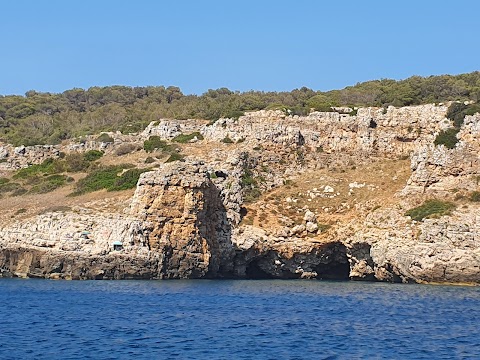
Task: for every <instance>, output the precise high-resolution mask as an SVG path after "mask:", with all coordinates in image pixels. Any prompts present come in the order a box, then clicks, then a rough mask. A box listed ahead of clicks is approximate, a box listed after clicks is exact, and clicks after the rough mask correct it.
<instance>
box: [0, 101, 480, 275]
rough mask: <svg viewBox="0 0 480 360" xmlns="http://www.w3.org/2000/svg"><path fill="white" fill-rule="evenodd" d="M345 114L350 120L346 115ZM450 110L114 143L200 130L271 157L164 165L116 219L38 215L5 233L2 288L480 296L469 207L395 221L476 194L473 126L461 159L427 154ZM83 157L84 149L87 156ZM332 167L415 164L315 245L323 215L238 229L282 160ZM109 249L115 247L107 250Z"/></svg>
mask: <svg viewBox="0 0 480 360" xmlns="http://www.w3.org/2000/svg"><path fill="white" fill-rule="evenodd" d="M347 110H351V109H343V110H342V112H345V111H347ZM446 111H447V107H446V106H443V105H442V106H436V105H422V106H412V107H405V108H400V109H396V108H394V107H389V108H388V109H381V108H380V109H379V108H364V109H358V111H357V114H356V115H354V116H350V115H348V114H344V113H339V112H335V113H312V114H310V115H309V116H305V117H298V116H286V115H285V114H284V113H283V112H281V111H259V112H254V113H248V114H247V115H245V116H242V117H240V118H239V119H238V120H234V119H220V120H218V121H217V122H215V123H214V124H212V125H205V122H196V121H190V122H185V123H181V122H178V121H174V120H162V121H160V122H158V123H152V124H150V125H149V127H148V128H147V129H146V130H145V132H144V133H142V134H139V135H136V136H133V135H132V137H131V139H127V138H126V137H122V136H121V135H118V136H114V137H115V144H117V145H118V144H122V143H123V142H128V141H131V142H138V141H140V140H141V139H146V138H148V137H149V136H152V135H156V136H160V137H161V138H163V139H171V138H173V137H174V136H177V135H179V134H180V133H185V132H191V131H196V130H200V132H201V133H202V134H203V136H204V137H205V141H206V142H215V141H222V140H223V139H225V138H230V139H232V140H233V141H240V143H242V142H244V143H245V144H250V145H251V146H255V148H256V147H257V145H261V146H265V147H271V148H272V149H273V151H272V152H270V153H267V155H252V153H253V154H255V153H254V151H256V150H254V151H251V152H250V154H248V153H247V152H245V151H243V150H242V151H240V150H234V151H231V152H230V153H229V156H228V157H227V160H226V161H224V162H219V161H217V160H211V159H210V160H209V161H204V162H203V161H198V160H195V161H192V160H188V159H187V161H185V162H174V163H167V164H163V165H162V166H161V167H160V168H159V169H156V170H154V171H150V172H147V173H144V174H142V176H141V177H140V180H139V182H138V184H137V189H136V191H135V194H134V196H133V198H132V201H131V204H130V206H129V208H128V209H127V212H126V214H108V213H101V214H100V213H93V212H78V211H77V212H73V211H72V212H66V213H47V214H44V215H39V216H36V217H34V218H31V219H29V220H26V221H19V222H16V223H14V224H11V225H9V226H6V227H4V228H2V229H1V231H0V276H29V277H46V278H65V279H127V278H145V279H174V278H249V279H264V278H282V279H284V278H291V279H293V278H309V279H315V278H316V279H356V280H379V281H390V282H420V283H431V282H444V283H445V282H448V283H476V284H479V283H480V205H479V204H478V203H473V202H471V203H468V204H464V205H463V206H462V207H457V209H456V210H455V211H454V212H453V213H452V214H451V215H449V216H442V217H439V218H435V219H425V220H424V221H422V222H417V221H413V220H412V219H410V218H409V217H407V216H405V211H406V209H409V208H411V207H413V206H416V205H418V204H419V203H421V201H423V200H424V199H426V198H429V197H434V196H437V195H438V196H441V197H443V198H447V199H451V198H452V197H453V195H452V194H456V193H457V192H459V193H461V192H464V193H467V192H472V191H475V190H477V189H478V179H479V178H480V157H479V153H480V115H478V114H477V115H474V116H467V117H466V118H465V121H464V124H463V126H462V128H461V129H460V131H459V133H458V135H457V137H458V140H459V142H458V144H457V146H456V147H455V148H454V149H447V148H445V147H444V146H443V145H440V146H435V145H434V144H433V142H434V139H435V137H436V135H437V134H438V133H439V132H440V131H441V130H442V129H446V128H448V127H450V126H451V122H450V121H449V120H448V119H446V118H445V114H446ZM199 128H200V129H199ZM112 136H113V135H112ZM89 144H90V143H88V142H87V143H86V145H85V146H84V147H83V148H82V149H83V150H84V149H87V148H90V147H91V146H96V145H95V144H94V142H92V143H91V145H89ZM115 144H113V145H112V149H111V150H112V151H113V149H115V146H116V145H115ZM251 146H250V147H251ZM255 148H254V149H255ZM42 149H45V152H47V155H46V156H57V155H58V154H57V155H55V154H56V152H57V151H59V150H58V149H57V148H53V147H52V148H47V147H45V148H42ZM82 149H73V148H71V149H70V150H71V151H83V150H82ZM286 149H287V150H286ZM292 149H293V150H292ZM319 149H320V150H321V151H319ZM312 150H315V151H312ZM29 151H30V149H29V148H28V147H26V148H25V147H19V148H16V149H14V148H12V147H10V146H4V147H2V148H0V156H3V157H4V158H9V159H13V158H15V159H16V158H25V156H26V155H27V154H28V152H29ZM35 151H36V150H35ZM38 154H40V151H38ZM304 154H305V155H304ZM336 154H339V155H338V157H337V155H336ZM342 154H348V156H350V158H349V159H352V158H353V159H355V160H356V161H358V163H359V162H361V161H362V159H363V161H368V159H369V158H370V157H373V156H382V157H391V158H400V157H403V156H406V155H409V154H411V170H412V173H411V176H410V178H409V180H408V182H407V184H406V186H405V188H404V189H403V190H402V191H401V192H400V193H399V194H396V195H395V196H396V199H397V201H396V203H395V204H394V205H389V206H386V207H383V208H379V209H373V210H371V211H370V210H369V211H368V212H365V213H361V212H359V214H360V215H358V216H356V217H354V218H352V219H351V220H349V221H348V222H347V223H342V224H338V225H337V224H336V225H335V229H334V230H332V231H331V232H330V233H329V234H330V235H328V236H321V237H317V235H320V234H322V229H321V228H320V227H319V226H321V223H320V221H319V222H318V223H317V219H318V216H320V215H319V212H318V211H317V210H315V212H314V211H311V210H309V209H307V208H303V209H302V210H301V214H300V221H299V222H297V223H291V224H289V225H288V226H285V227H284V228H282V229H280V230H278V231H276V232H271V231H267V229H264V228H262V224H259V225H258V224H257V226H253V225H251V224H244V223H242V222H241V221H242V218H243V217H244V216H245V209H244V207H243V206H244V197H246V188H247V185H246V184H251V182H252V179H251V178H250V177H251V175H252V174H253V173H254V172H255V171H256V168H259V167H268V166H267V165H269V164H272V163H276V162H277V163H279V162H280V161H281V160H283V161H285V160H286V161H287V162H290V163H291V164H289V167H288V169H289V170H288V171H289V172H290V173H294V172H295V171H297V169H302V168H303V169H305V168H316V167H317V166H318V165H319V164H320V165H322V164H323V163H326V162H327V161H330V160H329V159H332V158H338V159H341V157H340V155H342ZM287 156H288V157H287ZM266 157H269V159H266ZM40 158H42V159H43V158H44V157H42V156H40V155H39V156H38V159H40ZM267 160H268V161H267ZM9 161H10V160H9ZM35 161H36V160H35ZM38 161H40V160H38ZM339 161H340V160H339ZM305 162H306V164H304V163H305ZM300 163H301V165H299V164H300ZM297 165H298V166H297ZM288 171H285V174H286V173H288ZM283 175H284V173H282V174H281V176H283ZM281 176H280V175H278V174H277V173H275V171H274V170H271V171H270V173H269V174H268V175H267V176H266V177H265V179H263V186H264V187H265V188H266V189H271V188H275V187H276V186H279V185H281V184H282V183H284V179H283V178H282V177H281ZM265 184H267V185H265ZM347 185H348V187H347V191H349V193H348V195H350V196H353V194H355V193H356V192H357V191H360V189H362V188H365V189H369V191H374V188H373V187H372V188H370V185H367V184H366V183H365V182H363V183H359V182H356V181H355V182H351V183H347ZM337 189H338V188H337V185H334V186H330V185H322V187H321V188H315V189H313V190H311V191H310V190H309V191H308V192H306V196H308V197H309V198H310V200H312V199H315V198H322V199H326V200H332V199H335V197H337V196H339V194H340V193H339V192H338V190H337ZM392 195H393V194H392ZM285 201H286V202H287V203H291V202H294V201H296V200H293V199H289V201H287V200H285ZM118 242H120V247H119V248H118V247H115V246H119V245H118ZM115 244H117V245H115Z"/></svg>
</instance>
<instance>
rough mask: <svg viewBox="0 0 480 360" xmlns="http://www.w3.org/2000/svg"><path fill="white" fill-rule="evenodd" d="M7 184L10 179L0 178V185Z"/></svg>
mask: <svg viewBox="0 0 480 360" xmlns="http://www.w3.org/2000/svg"><path fill="white" fill-rule="evenodd" d="M8 182H10V179H8V178H5V177H0V185H3V184H6V183H8Z"/></svg>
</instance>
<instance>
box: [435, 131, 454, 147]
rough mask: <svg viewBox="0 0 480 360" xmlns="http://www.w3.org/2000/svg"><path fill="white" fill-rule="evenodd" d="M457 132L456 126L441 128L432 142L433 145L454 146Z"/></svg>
mask: <svg viewBox="0 0 480 360" xmlns="http://www.w3.org/2000/svg"><path fill="white" fill-rule="evenodd" d="M458 132H459V129H458V128H449V129H447V130H442V131H440V133H439V134H438V135H437V137H436V138H435V141H434V142H433V143H434V144H435V145H445V147H446V148H448V149H453V148H455V145H457V143H458V139H457V134H458Z"/></svg>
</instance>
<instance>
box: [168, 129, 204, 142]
mask: <svg viewBox="0 0 480 360" xmlns="http://www.w3.org/2000/svg"><path fill="white" fill-rule="evenodd" d="M195 137H196V138H197V139H198V140H203V135H202V134H200V133H199V132H198V131H195V132H193V133H191V134H180V135H177V136H175V137H174V138H173V139H172V141H173V142H177V143H181V144H185V143H188V142H190V141H191V140H193V139H194V138H195Z"/></svg>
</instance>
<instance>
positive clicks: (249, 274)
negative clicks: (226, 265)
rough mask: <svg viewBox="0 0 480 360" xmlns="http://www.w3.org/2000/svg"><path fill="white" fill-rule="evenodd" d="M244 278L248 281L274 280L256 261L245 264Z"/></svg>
mask: <svg viewBox="0 0 480 360" xmlns="http://www.w3.org/2000/svg"><path fill="white" fill-rule="evenodd" d="M245 278H246V279H249V280H266V279H275V277H274V276H272V275H271V274H269V273H267V272H265V271H264V270H263V269H262V268H261V267H260V266H259V265H258V261H256V260H252V261H251V262H249V263H248V264H247V268H246V269H245Z"/></svg>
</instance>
